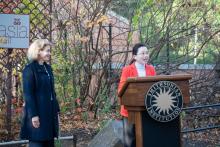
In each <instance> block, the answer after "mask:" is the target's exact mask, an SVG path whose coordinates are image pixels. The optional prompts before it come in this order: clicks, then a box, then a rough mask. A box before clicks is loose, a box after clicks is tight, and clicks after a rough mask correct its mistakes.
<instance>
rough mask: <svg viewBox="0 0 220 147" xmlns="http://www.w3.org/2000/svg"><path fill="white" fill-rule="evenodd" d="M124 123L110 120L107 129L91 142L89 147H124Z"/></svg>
mask: <svg viewBox="0 0 220 147" xmlns="http://www.w3.org/2000/svg"><path fill="white" fill-rule="evenodd" d="M122 136H123V123H122V121H119V120H109V121H108V123H107V124H106V125H105V127H104V128H103V129H102V130H101V131H100V132H99V133H98V134H97V135H96V136H95V137H94V138H93V139H92V141H90V142H89V145H88V147H123V144H122Z"/></svg>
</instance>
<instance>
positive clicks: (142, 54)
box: [137, 52, 149, 56]
mask: <svg viewBox="0 0 220 147" xmlns="http://www.w3.org/2000/svg"><path fill="white" fill-rule="evenodd" d="M137 55H141V56H144V55H149V53H148V52H147V53H139V54H137Z"/></svg>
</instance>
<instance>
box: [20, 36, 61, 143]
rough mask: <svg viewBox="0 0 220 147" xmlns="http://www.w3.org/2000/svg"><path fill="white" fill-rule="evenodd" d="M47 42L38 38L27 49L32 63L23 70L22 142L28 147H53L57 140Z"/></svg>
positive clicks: (55, 101)
mask: <svg viewBox="0 0 220 147" xmlns="http://www.w3.org/2000/svg"><path fill="white" fill-rule="evenodd" d="M50 46H51V44H50V42H49V41H48V40H47V39H37V40H35V41H34V42H33V43H32V44H31V45H30V47H29V49H28V52H27V56H28V59H29V60H30V61H31V62H30V63H29V64H28V65H26V67H25V68H24V70H23V75H22V77H23V93H24V98H25V106H24V117H23V121H22V126H21V134H20V135H21V139H27V140H29V147H53V146H54V137H58V129H59V124H58V117H59V116H58V113H59V111H60V109H59V105H58V102H57V99H56V94H55V90H54V77H53V73H52V69H51V66H50V65H48V64H47V62H48V61H49V60H50Z"/></svg>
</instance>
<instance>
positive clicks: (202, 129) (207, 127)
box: [181, 103, 220, 133]
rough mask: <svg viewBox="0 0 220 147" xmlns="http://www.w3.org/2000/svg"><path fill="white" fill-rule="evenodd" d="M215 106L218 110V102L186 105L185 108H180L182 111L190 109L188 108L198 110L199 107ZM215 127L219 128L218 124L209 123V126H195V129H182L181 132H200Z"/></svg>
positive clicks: (219, 105) (219, 104)
mask: <svg viewBox="0 0 220 147" xmlns="http://www.w3.org/2000/svg"><path fill="white" fill-rule="evenodd" d="M215 107H219V110H220V103H217V104H210V105H201V106H193V107H186V108H183V109H182V110H183V111H190V110H198V109H199V110H200V109H206V108H215ZM216 128H220V124H219V125H210V126H206V127H201V128H196V129H184V130H182V131H181V132H182V133H190V132H201V131H206V130H210V129H216Z"/></svg>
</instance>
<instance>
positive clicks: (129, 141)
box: [123, 117, 136, 147]
mask: <svg viewBox="0 0 220 147" xmlns="http://www.w3.org/2000/svg"><path fill="white" fill-rule="evenodd" d="M123 144H124V147H135V146H136V141H135V127H134V124H130V123H128V118H126V117H124V118H123Z"/></svg>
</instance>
